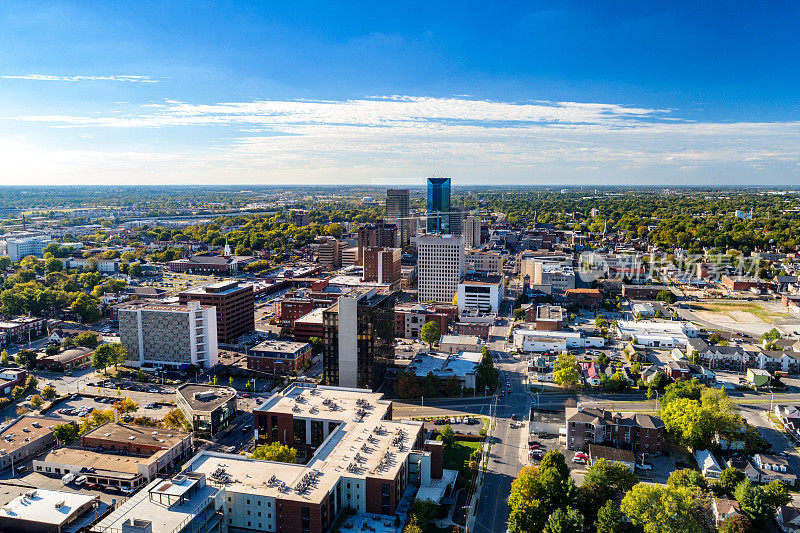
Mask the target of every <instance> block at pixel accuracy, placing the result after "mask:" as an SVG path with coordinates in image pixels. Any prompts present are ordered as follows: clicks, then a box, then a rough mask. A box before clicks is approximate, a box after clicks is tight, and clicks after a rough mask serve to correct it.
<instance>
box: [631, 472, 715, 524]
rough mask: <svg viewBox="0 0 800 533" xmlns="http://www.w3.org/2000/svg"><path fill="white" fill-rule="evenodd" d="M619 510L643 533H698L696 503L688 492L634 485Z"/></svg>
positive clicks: (678, 489)
mask: <svg viewBox="0 0 800 533" xmlns="http://www.w3.org/2000/svg"><path fill="white" fill-rule="evenodd" d="M621 510H622V512H623V513H624V514H625V516H627V517H628V518H629V519H630V521H631V522H632V523H633V525H635V526H639V527H641V528H642V529H643V530H644V533H699V532H701V531H703V527H702V526H701V524H700V523H699V521H698V514H699V513H697V501H696V500H695V493H694V491H693V490H692V489H689V488H686V487H679V488H673V487H662V486H660V485H647V484H643V483H639V484H638V485H635V486H634V487H633V488H632V489H631V490H630V492H628V493H627V494H626V495H625V498H623V500H622V505H621Z"/></svg>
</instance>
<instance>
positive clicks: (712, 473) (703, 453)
mask: <svg viewBox="0 0 800 533" xmlns="http://www.w3.org/2000/svg"><path fill="white" fill-rule="evenodd" d="M694 458H695V459H696V460H697V465H698V466H699V467H700V471H701V472H702V473H703V475H704V476H705V477H707V478H708V479H719V475H720V474H721V473H722V468H720V466H719V463H718V462H717V460H716V459H715V458H714V454H712V453H711V452H710V451H708V450H697V451H696V452H694Z"/></svg>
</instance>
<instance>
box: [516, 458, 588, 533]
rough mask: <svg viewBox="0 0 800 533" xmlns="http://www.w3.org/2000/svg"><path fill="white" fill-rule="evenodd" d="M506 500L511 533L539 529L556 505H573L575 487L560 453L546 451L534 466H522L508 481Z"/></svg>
mask: <svg viewBox="0 0 800 533" xmlns="http://www.w3.org/2000/svg"><path fill="white" fill-rule="evenodd" d="M508 504H509V507H510V509H511V511H510V514H509V520H508V528H509V531H511V533H527V532H529V531H541V530H542V529H544V527H545V524H546V523H547V520H548V517H549V516H550V515H551V514H552V513H553V512H554V511H555V510H556V509H566V508H567V507H573V508H574V507H576V506H577V504H578V489H577V487H576V486H575V483H574V482H573V481H572V478H571V477H570V475H569V467H567V464H566V462H565V461H564V456H563V455H562V454H561V453H560V452H557V451H550V452H548V453H547V455H545V456H544V458H543V459H542V462H541V463H540V464H539V466H538V467H536V466H531V467H525V468H523V469H522V470H521V471H520V473H519V476H518V477H517V479H515V480H514V482H513V483H512V484H511V495H510V496H509V499H508Z"/></svg>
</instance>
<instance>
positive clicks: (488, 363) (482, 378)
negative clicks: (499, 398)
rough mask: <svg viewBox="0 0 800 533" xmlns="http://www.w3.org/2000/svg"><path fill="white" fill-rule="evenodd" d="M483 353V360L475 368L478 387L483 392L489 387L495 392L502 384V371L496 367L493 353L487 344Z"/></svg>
mask: <svg viewBox="0 0 800 533" xmlns="http://www.w3.org/2000/svg"><path fill="white" fill-rule="evenodd" d="M481 354H482V355H481V362H480V363H478V367H477V368H476V369H475V378H476V379H475V382H476V387H477V388H478V390H480V391H481V392H485V391H486V388H487V387H488V389H489V391H491V392H494V391H496V390H497V388H498V387H499V386H500V371H499V370H497V369H496V368H495V367H494V360H493V359H492V354H491V352H490V351H489V349H488V348H486V346H484V347H483V349H482V350H481Z"/></svg>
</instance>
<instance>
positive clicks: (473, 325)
mask: <svg viewBox="0 0 800 533" xmlns="http://www.w3.org/2000/svg"><path fill="white" fill-rule="evenodd" d="M491 327H492V325H491V324H490V323H487V322H453V323H452V324H450V333H452V334H453V335H468V336H471V337H478V338H480V339H482V340H487V339H488V338H489V330H490V329H491Z"/></svg>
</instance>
